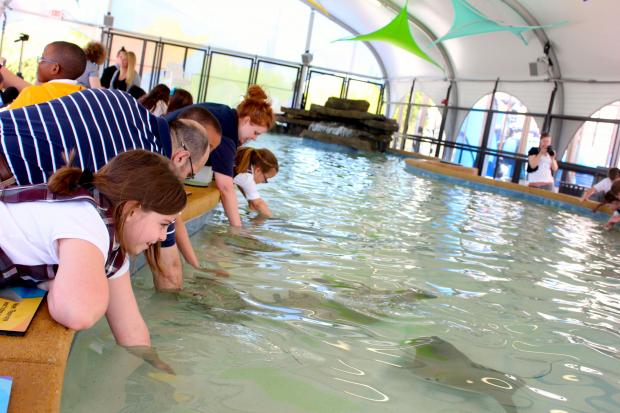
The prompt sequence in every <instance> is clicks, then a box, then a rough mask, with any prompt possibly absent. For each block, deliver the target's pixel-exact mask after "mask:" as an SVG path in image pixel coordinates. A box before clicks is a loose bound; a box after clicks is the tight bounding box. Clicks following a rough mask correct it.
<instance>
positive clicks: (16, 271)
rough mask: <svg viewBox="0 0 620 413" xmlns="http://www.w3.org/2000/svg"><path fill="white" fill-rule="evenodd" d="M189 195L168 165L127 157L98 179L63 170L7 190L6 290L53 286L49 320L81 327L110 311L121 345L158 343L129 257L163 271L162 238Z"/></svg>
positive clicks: (150, 157)
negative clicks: (137, 293)
mask: <svg viewBox="0 0 620 413" xmlns="http://www.w3.org/2000/svg"><path fill="white" fill-rule="evenodd" d="M186 201H187V196H186V194H185V190H184V188H183V185H182V184H181V182H180V181H179V178H178V177H177V176H176V174H175V172H174V171H173V169H172V164H171V162H170V160H169V159H166V158H164V157H162V156H161V155H158V154H155V153H152V152H147V151H143V150H135V151H128V152H124V153H122V154H120V155H118V156H116V157H115V158H113V159H111V160H110V162H109V163H108V164H107V165H106V166H104V167H103V168H102V169H101V170H100V171H99V172H96V173H90V172H88V171H82V170H80V169H79V168H72V167H63V168H61V169H59V170H58V171H56V173H54V175H52V176H51V177H50V179H49V181H48V184H40V185H32V186H23V187H16V188H9V189H5V190H2V191H0V258H2V259H1V260H0V267H1V268H0V270H1V271H2V273H3V274H2V275H3V277H2V278H1V280H0V286H4V285H16V284H17V285H19V284H24V283H25V284H30V285H33V284H34V285H36V286H38V287H40V288H43V289H47V290H48V291H49V292H48V295H47V305H48V308H49V312H50V315H51V316H52V318H53V319H54V320H56V321H57V322H58V323H60V324H62V325H64V326H66V327H69V328H72V329H74V330H83V329H87V328H90V327H91V326H92V325H93V324H95V323H96V322H97V321H98V320H99V319H100V318H101V317H102V316H103V315H104V314H105V315H106V317H107V319H108V323H109V325H110V328H111V329H112V333H113V334H114V337H115V339H116V341H117V343H118V344H120V345H122V346H127V347H132V346H147V347H148V346H150V344H151V341H150V337H149V332H148V328H147V326H146V324H145V322H144V320H143V319H142V316H141V314H140V310H139V309H138V305H137V303H136V299H135V297H134V294H133V291H132V288H131V281H130V279H129V256H135V255H137V254H139V253H141V252H143V251H144V252H145V255H146V257H147V260H148V262H149V264H150V265H151V266H152V267H156V268H157V267H158V266H159V242H160V241H162V240H164V239H165V238H166V229H167V228H168V225H170V224H171V223H172V222H173V221H174V220H175V219H176V217H177V215H178V214H179V213H180V212H181V210H182V209H183V208H184V207H185V204H186Z"/></svg>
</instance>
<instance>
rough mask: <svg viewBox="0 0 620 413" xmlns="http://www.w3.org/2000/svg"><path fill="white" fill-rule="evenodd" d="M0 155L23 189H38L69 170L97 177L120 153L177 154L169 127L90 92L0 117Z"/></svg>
mask: <svg viewBox="0 0 620 413" xmlns="http://www.w3.org/2000/svg"><path fill="white" fill-rule="evenodd" d="M0 145H1V146H0V150H1V151H2V153H4V155H5V157H6V159H7V162H8V165H9V168H10V169H11V171H12V172H13V174H14V175H15V179H16V180H17V184H18V185H28V184H39V183H45V182H47V179H48V178H49V176H50V175H52V174H53V173H54V172H55V171H56V170H57V169H58V168H60V167H62V166H63V165H64V160H63V154H69V153H70V152H71V151H72V150H74V151H75V157H74V160H73V166H76V167H80V168H81V169H90V170H91V171H97V170H99V169H100V168H101V167H103V166H104V165H105V164H106V163H108V161H109V160H110V159H111V158H113V157H114V156H116V155H117V154H119V153H122V152H125V151H128V150H131V149H144V150H147V151H150V152H156V153H159V154H161V155H164V156H166V157H170V156H171V153H172V147H171V140H170V130H169V129H168V123H167V122H166V121H165V120H164V119H163V118H160V117H157V116H154V115H153V114H151V113H150V112H149V111H148V110H146V109H145V108H144V107H143V106H142V105H140V104H139V103H138V101H137V100H135V99H134V98H133V97H131V96H130V95H129V94H127V93H125V92H121V91H118V90H105V89H87V90H84V91H81V92H77V93H72V94H70V95H68V96H64V97H62V98H59V99H55V100H52V101H49V102H45V103H40V104H38V105H32V106H27V107H24V108H21V109H15V110H10V111H6V112H2V113H0Z"/></svg>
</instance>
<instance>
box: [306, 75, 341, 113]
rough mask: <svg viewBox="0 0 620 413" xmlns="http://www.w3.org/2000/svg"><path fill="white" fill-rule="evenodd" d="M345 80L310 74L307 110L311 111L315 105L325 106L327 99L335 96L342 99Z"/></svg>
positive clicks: (331, 76)
mask: <svg viewBox="0 0 620 413" xmlns="http://www.w3.org/2000/svg"><path fill="white" fill-rule="evenodd" d="M343 84H344V79H343V78H341V77H339V76H334V75H327V74H323V73H317V72H313V73H311V74H310V82H309V85H308V93H307V94H306V109H310V105H312V104H313V103H315V104H317V105H321V106H323V105H325V102H327V99H328V98H330V97H332V96H335V97H340V93H341V92H342V85H343Z"/></svg>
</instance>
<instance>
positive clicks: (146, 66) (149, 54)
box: [112, 41, 155, 90]
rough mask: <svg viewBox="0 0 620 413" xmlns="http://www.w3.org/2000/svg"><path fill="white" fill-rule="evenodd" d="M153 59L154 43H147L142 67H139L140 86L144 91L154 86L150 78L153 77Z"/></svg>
mask: <svg viewBox="0 0 620 413" xmlns="http://www.w3.org/2000/svg"><path fill="white" fill-rule="evenodd" d="M112 50H114V49H112ZM154 57H155V42H151V41H147V42H146V49H145V51H144V61H143V62H142V67H141V70H142V85H143V88H144V89H145V90H146V89H151V87H152V86H155V85H154V84H153V83H151V78H152V77H153V58H154ZM153 82H154V80H153Z"/></svg>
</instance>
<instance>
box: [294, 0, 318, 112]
mask: <svg viewBox="0 0 620 413" xmlns="http://www.w3.org/2000/svg"><path fill="white" fill-rule="evenodd" d="M314 13H315V12H314V9H311V10H310V17H309V19H308V33H307V34H306V50H305V52H304V53H303V54H302V55H301V62H302V64H303V66H302V67H301V73H300V74H299V84H298V85H297V92H296V93H295V101H294V102H293V107H294V108H300V109H303V107H301V105H302V104H303V103H304V102H305V99H304V98H303V97H304V93H305V91H306V78H307V77H308V71H309V69H310V63H311V62H312V53H310V45H311V44H312V29H313V28H314Z"/></svg>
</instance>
